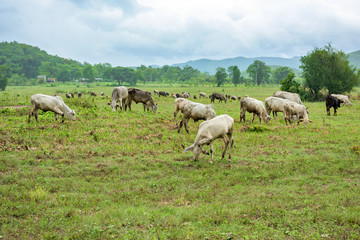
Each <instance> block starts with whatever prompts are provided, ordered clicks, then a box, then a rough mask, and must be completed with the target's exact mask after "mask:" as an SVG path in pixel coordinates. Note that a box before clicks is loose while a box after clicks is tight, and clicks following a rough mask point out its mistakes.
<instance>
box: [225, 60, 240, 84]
mask: <svg viewBox="0 0 360 240" xmlns="http://www.w3.org/2000/svg"><path fill="white" fill-rule="evenodd" d="M228 73H229V78H230V79H231V81H232V83H233V84H234V85H235V87H236V86H237V85H238V84H239V83H240V80H241V72H240V70H239V68H238V66H236V65H235V66H230V67H228Z"/></svg>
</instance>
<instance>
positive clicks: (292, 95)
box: [272, 91, 303, 105]
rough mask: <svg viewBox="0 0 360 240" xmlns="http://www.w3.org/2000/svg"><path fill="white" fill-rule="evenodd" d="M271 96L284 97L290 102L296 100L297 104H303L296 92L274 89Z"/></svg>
mask: <svg viewBox="0 0 360 240" xmlns="http://www.w3.org/2000/svg"><path fill="white" fill-rule="evenodd" d="M272 96H273V97H279V98H284V99H288V100H290V101H292V102H296V103H298V104H301V105H303V103H302V101H301V98H300V95H299V94H297V93H291V92H285V91H276V92H274V94H273V95H272Z"/></svg>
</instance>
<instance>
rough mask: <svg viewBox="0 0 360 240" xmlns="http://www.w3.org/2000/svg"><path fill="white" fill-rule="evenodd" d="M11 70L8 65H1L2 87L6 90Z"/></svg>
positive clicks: (0, 82)
mask: <svg viewBox="0 0 360 240" xmlns="http://www.w3.org/2000/svg"><path fill="white" fill-rule="evenodd" d="M9 74H10V71H9V68H8V67H7V66H6V65H0V89H1V90H2V91H5V88H6V86H7V84H8V77H9Z"/></svg>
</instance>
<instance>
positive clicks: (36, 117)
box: [34, 109, 39, 122]
mask: <svg viewBox="0 0 360 240" xmlns="http://www.w3.org/2000/svg"><path fill="white" fill-rule="evenodd" d="M38 112H39V111H38V109H36V110H35V111H34V115H35V119H36V121H37V122H39V116H38Z"/></svg>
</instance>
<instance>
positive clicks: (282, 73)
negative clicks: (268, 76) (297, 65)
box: [272, 67, 294, 84]
mask: <svg viewBox="0 0 360 240" xmlns="http://www.w3.org/2000/svg"><path fill="white" fill-rule="evenodd" d="M290 73H294V71H293V70H291V69H290V68H289V67H278V68H276V69H275V70H274V71H273V73H272V83H275V84H279V83H280V82H281V81H282V80H284V79H285V78H286V77H287V76H288V75H289V74H290Z"/></svg>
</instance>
